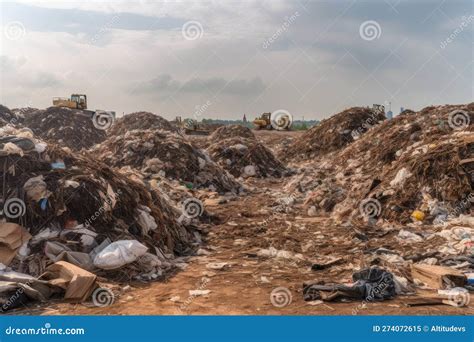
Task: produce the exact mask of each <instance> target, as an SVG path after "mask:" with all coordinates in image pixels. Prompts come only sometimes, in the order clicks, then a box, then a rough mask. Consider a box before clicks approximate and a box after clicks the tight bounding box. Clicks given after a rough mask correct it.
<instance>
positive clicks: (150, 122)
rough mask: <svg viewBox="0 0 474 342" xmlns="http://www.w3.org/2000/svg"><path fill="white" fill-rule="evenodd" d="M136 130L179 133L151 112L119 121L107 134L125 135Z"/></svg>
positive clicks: (138, 113)
mask: <svg viewBox="0 0 474 342" xmlns="http://www.w3.org/2000/svg"><path fill="white" fill-rule="evenodd" d="M135 129H157V130H165V131H170V132H177V131H178V129H177V128H175V127H174V126H173V125H172V124H171V123H170V122H169V121H168V120H166V119H164V118H162V117H161V116H159V115H156V114H153V113H150V112H136V113H130V114H127V115H125V116H123V117H121V118H120V119H117V120H116V121H115V122H114V124H113V125H112V127H111V128H110V130H109V131H108V132H107V133H108V135H124V134H125V133H127V132H128V131H132V130H135Z"/></svg>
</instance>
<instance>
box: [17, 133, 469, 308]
mask: <svg viewBox="0 0 474 342" xmlns="http://www.w3.org/2000/svg"><path fill="white" fill-rule="evenodd" d="M256 134H257V137H258V139H261V140H262V141H264V142H265V143H266V144H267V146H274V145H276V144H277V143H278V142H281V140H282V139H288V141H289V142H291V139H292V138H294V137H295V136H297V135H298V134H301V133H300V132H284V133H279V132H268V131H260V132H256ZM195 139H203V138H202V137H196V138H195ZM284 182H285V179H273V180H258V179H254V180H251V181H250V182H249V183H248V184H247V185H249V186H250V187H252V189H253V191H251V192H250V193H249V195H248V196H242V197H239V198H238V199H236V200H233V201H229V202H227V203H224V204H218V203H212V201H210V202H206V203H205V208H206V210H207V211H208V212H210V213H211V214H212V215H214V217H215V218H216V220H218V222H220V223H219V224H212V225H211V224H208V225H206V226H205V230H206V231H207V235H206V236H205V241H204V244H203V247H202V249H203V250H205V251H207V252H209V253H208V254H207V255H199V256H193V257H191V258H190V259H189V260H187V266H186V267H185V268H184V269H183V270H181V271H179V272H178V273H177V274H175V275H173V276H171V277H169V278H168V279H167V280H165V281H163V282H155V283H149V284H131V285H132V286H131V288H130V289H127V288H125V287H126V285H127V284H115V285H116V286H115V287H114V288H115V289H116V291H115V290H114V293H115V297H116V298H115V303H114V304H112V305H111V306H108V307H94V306H93V305H92V304H68V303H59V302H58V303H48V304H47V305H37V306H34V307H29V308H26V309H21V310H16V311H14V312H11V314H31V315H38V314H40V315H354V314H356V315H472V314H474V307H473V304H472V303H471V304H470V306H468V307H463V308H457V307H452V306H448V305H429V306H408V305H407V303H409V302H410V301H411V300H412V299H413V297H414V296H399V297H397V298H395V299H393V300H388V301H384V302H369V303H362V302H360V301H353V302H338V303H334V302H329V303H319V302H316V303H313V302H305V301H304V300H303V293H302V289H303V286H302V285H303V282H305V281H310V280H314V279H323V280H332V281H341V279H344V280H347V281H349V280H350V276H351V274H352V272H353V270H354V268H355V267H360V266H362V265H364V262H365V258H366V256H367V255H368V254H369V253H367V251H368V250H370V249H371V248H373V247H374V246H386V243H385V239H386V238H387V236H385V235H383V236H382V235H377V234H376V233H370V232H366V233H367V234H368V236H369V237H370V240H369V241H367V242H358V243H354V239H352V238H351V237H350V233H351V232H350V231H348V230H347V228H344V227H338V226H334V225H331V224H330V223H329V221H328V219H327V218H325V217H302V216H300V215H299V212H298V211H295V212H289V213H287V212H282V213H280V212H273V211H272V206H271V204H272V202H273V201H274V199H275V198H274V197H275V196H274V194H275V193H278V192H279V191H281V190H282V186H283V184H284ZM310 241H314V244H313V245H311V246H309V247H308V242H310ZM305 245H306V247H304V246H305ZM269 247H274V248H276V249H284V250H289V251H292V252H294V253H301V254H303V255H304V256H305V257H308V258H312V259H318V258H319V257H320V256H322V255H336V256H338V257H342V258H343V259H344V262H343V263H342V264H341V265H337V266H335V267H333V268H331V269H329V270H321V271H312V270H311V264H308V263H306V262H304V261H300V260H294V259H278V258H274V257H263V256H259V255H257V251H258V250H259V249H261V248H269ZM390 247H391V248H392V249H395V250H396V249H397V248H399V247H397V246H393V245H391V246H390ZM400 248H401V247H400ZM210 263H227V265H226V266H225V267H224V268H223V269H220V270H216V269H212V268H209V264H210ZM278 287H285V288H287V289H289V291H290V292H291V302H290V303H289V304H288V305H286V306H284V307H276V306H274V305H272V303H271V300H270V294H271V293H272V291H273V290H274V289H275V288H278ZM124 288H125V289H124ZM197 289H199V290H210V292H209V293H208V294H206V295H202V296H196V297H194V296H190V294H189V291H190V290H197ZM424 294H426V295H430V294H432V293H429V292H427V293H424Z"/></svg>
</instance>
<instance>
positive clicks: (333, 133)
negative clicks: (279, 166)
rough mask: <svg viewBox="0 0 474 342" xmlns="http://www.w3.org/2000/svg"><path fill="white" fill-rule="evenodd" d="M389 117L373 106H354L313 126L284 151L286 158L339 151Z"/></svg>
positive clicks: (308, 156)
mask: <svg viewBox="0 0 474 342" xmlns="http://www.w3.org/2000/svg"><path fill="white" fill-rule="evenodd" d="M383 120H385V115H384V114H383V113H380V112H376V111H374V110H373V109H370V108H363V107H353V108H349V109H346V110H344V111H343V112H340V113H338V114H335V115H333V116H331V117H330V118H328V119H325V120H323V121H321V123H320V124H318V125H316V126H314V127H312V128H311V129H309V130H308V131H307V132H305V133H304V134H303V135H302V136H301V137H299V138H298V139H297V140H296V141H295V142H294V143H293V144H292V145H291V146H290V147H289V148H288V149H287V150H285V151H284V153H283V155H282V159H283V160H295V161H297V160H308V159H315V158H319V157H321V156H323V155H325V154H327V153H330V152H334V151H338V150H340V149H342V148H344V147H345V146H347V145H348V144H350V143H352V142H353V141H354V140H355V139H357V138H358V137H360V136H361V135H363V134H364V133H365V132H366V131H367V130H368V129H369V128H370V127H372V126H374V125H377V124H378V123H379V122H380V121H383Z"/></svg>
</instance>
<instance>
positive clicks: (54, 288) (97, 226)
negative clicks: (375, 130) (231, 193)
mask: <svg viewBox="0 0 474 342" xmlns="http://www.w3.org/2000/svg"><path fill="white" fill-rule="evenodd" d="M0 165H1V170H2V171H1V173H0V175H1V179H2V184H3V186H2V203H1V204H2V205H1V206H2V209H3V210H2V212H1V214H2V215H1V221H0V226H1V228H0V263H1V264H2V270H1V271H0V297H3V295H4V294H5V293H6V294H7V295H8V294H9V293H10V292H11V291H12V290H14V291H16V290H18V289H19V288H25V294H26V297H27V298H28V299H29V300H38V299H41V300H43V301H45V300H47V299H48V298H54V297H55V296H64V298H65V299H68V298H72V299H74V300H76V301H80V302H81V301H84V300H86V299H88V298H90V294H91V291H93V289H94V286H95V287H96V286H97V284H96V281H95V278H96V277H105V278H107V279H115V280H121V281H124V280H127V281H129V280H131V279H135V280H147V279H149V280H151V279H158V278H161V279H162V278H163V277H165V276H166V274H168V273H171V272H173V269H174V268H176V266H174V260H175V259H176V258H177V257H179V256H183V255H188V254H190V253H192V251H193V250H194V249H195V248H196V246H197V244H196V234H197V233H195V232H194V231H193V229H192V227H189V226H187V225H185V223H184V222H180V221H179V220H178V218H179V215H180V214H181V213H180V212H179V211H178V210H176V209H175V208H174V207H172V206H171V205H170V204H169V203H168V201H167V200H166V199H165V198H164V197H163V196H162V195H161V194H160V193H159V191H158V190H157V189H155V190H154V191H149V190H148V189H147V188H145V187H144V186H143V185H142V184H140V183H138V182H134V181H133V180H131V179H130V178H128V177H127V176H124V175H122V174H120V172H118V171H117V170H114V169H112V168H110V167H109V166H108V165H106V164H104V163H102V162H99V161H97V160H94V159H91V158H88V157H86V156H84V155H80V154H75V153H73V152H71V151H70V150H68V149H67V148H64V147H62V146H59V145H57V144H52V143H46V142H45V141H43V140H41V139H39V138H37V137H36V136H34V135H33V134H32V133H31V132H30V131H22V130H17V129H14V128H11V127H6V128H3V129H1V130H0ZM91 272H93V273H91ZM19 274H20V275H21V276H19ZM81 276H83V277H84V279H85V283H84V284H82V283H81V284H82V285H80V284H78V285H74V284H72V283H70V281H71V279H77V278H78V277H81ZM22 277H23V279H20V278H22ZM87 279H88V280H87ZM26 287H28V291H27V290H26ZM77 287H79V288H82V290H85V291H86V292H85V293H79V294H78V293H77V291H79V290H80V289H79V290H78V289H77ZM89 290H90V291H89ZM79 292H81V291H79ZM10 294H11V293H10ZM6 298H8V296H7V297H6ZM7 302H8V300H7V301H6V302H5V301H4V302H3V303H2V304H4V305H5V304H8V303H7ZM9 306H10V304H8V305H7V307H8V308H10V307H9ZM6 309H7V308H5V310H6Z"/></svg>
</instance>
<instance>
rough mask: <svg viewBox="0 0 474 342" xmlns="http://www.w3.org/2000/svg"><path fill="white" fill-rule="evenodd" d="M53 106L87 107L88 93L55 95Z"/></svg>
mask: <svg viewBox="0 0 474 342" xmlns="http://www.w3.org/2000/svg"><path fill="white" fill-rule="evenodd" d="M53 106H54V107H66V108H70V109H87V95H84V94H72V95H71V97H70V98H66V97H53Z"/></svg>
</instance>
